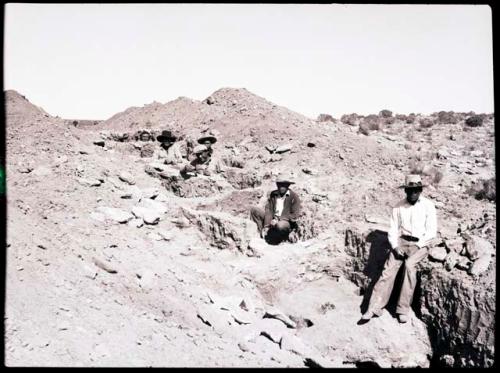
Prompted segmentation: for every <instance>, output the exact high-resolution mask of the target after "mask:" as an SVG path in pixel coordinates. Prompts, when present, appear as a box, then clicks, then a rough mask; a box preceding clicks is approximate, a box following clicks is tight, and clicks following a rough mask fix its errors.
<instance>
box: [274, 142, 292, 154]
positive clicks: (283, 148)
mask: <svg viewBox="0 0 500 373" xmlns="http://www.w3.org/2000/svg"><path fill="white" fill-rule="evenodd" d="M290 150H292V145H290V144H286V145H281V146H278V147H277V148H276V150H275V151H274V152H275V153H277V154H280V153H285V152H288V151H290Z"/></svg>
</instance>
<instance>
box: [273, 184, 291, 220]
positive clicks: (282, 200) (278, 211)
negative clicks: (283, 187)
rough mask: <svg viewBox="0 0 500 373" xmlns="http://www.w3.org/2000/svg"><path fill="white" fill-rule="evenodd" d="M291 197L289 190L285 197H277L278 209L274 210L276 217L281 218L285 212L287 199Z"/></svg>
mask: <svg viewBox="0 0 500 373" xmlns="http://www.w3.org/2000/svg"><path fill="white" fill-rule="evenodd" d="M289 195H290V191H289V190H287V191H286V193H285V195H284V196H283V197H280V196H279V195H278V197H276V208H275V210H274V215H276V216H281V213H282V212H283V206H284V204H285V198H286V197H288V196H289Z"/></svg>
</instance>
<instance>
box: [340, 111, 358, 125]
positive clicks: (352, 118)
mask: <svg viewBox="0 0 500 373" xmlns="http://www.w3.org/2000/svg"><path fill="white" fill-rule="evenodd" d="M358 118H359V116H358V114H356V113H352V114H344V115H342V117H340V121H341V122H342V123H345V124H349V125H351V126H355V125H356V124H357V121H358Z"/></svg>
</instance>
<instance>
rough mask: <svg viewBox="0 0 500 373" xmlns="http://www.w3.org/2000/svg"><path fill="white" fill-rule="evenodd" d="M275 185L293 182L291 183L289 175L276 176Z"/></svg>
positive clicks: (291, 179)
mask: <svg viewBox="0 0 500 373" xmlns="http://www.w3.org/2000/svg"><path fill="white" fill-rule="evenodd" d="M274 182H275V183H276V184H288V185H290V184H295V181H293V177H291V176H289V175H283V174H282V175H278V176H277V177H276V179H275V181H274Z"/></svg>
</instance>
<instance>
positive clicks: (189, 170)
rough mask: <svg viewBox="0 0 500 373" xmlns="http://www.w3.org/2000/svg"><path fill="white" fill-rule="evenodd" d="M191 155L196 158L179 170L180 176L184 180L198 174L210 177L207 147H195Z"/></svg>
mask: <svg viewBox="0 0 500 373" xmlns="http://www.w3.org/2000/svg"><path fill="white" fill-rule="evenodd" d="M193 154H194V155H195V156H196V158H195V159H193V160H192V161H191V162H189V163H188V164H187V165H185V166H184V167H183V168H182V169H181V175H182V176H183V177H184V178H186V179H187V178H189V177H192V176H197V175H199V174H203V175H205V176H210V170H209V168H208V167H209V165H210V161H211V159H210V156H209V152H208V149H207V147H206V146H205V145H197V146H195V147H194V149H193Z"/></svg>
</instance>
